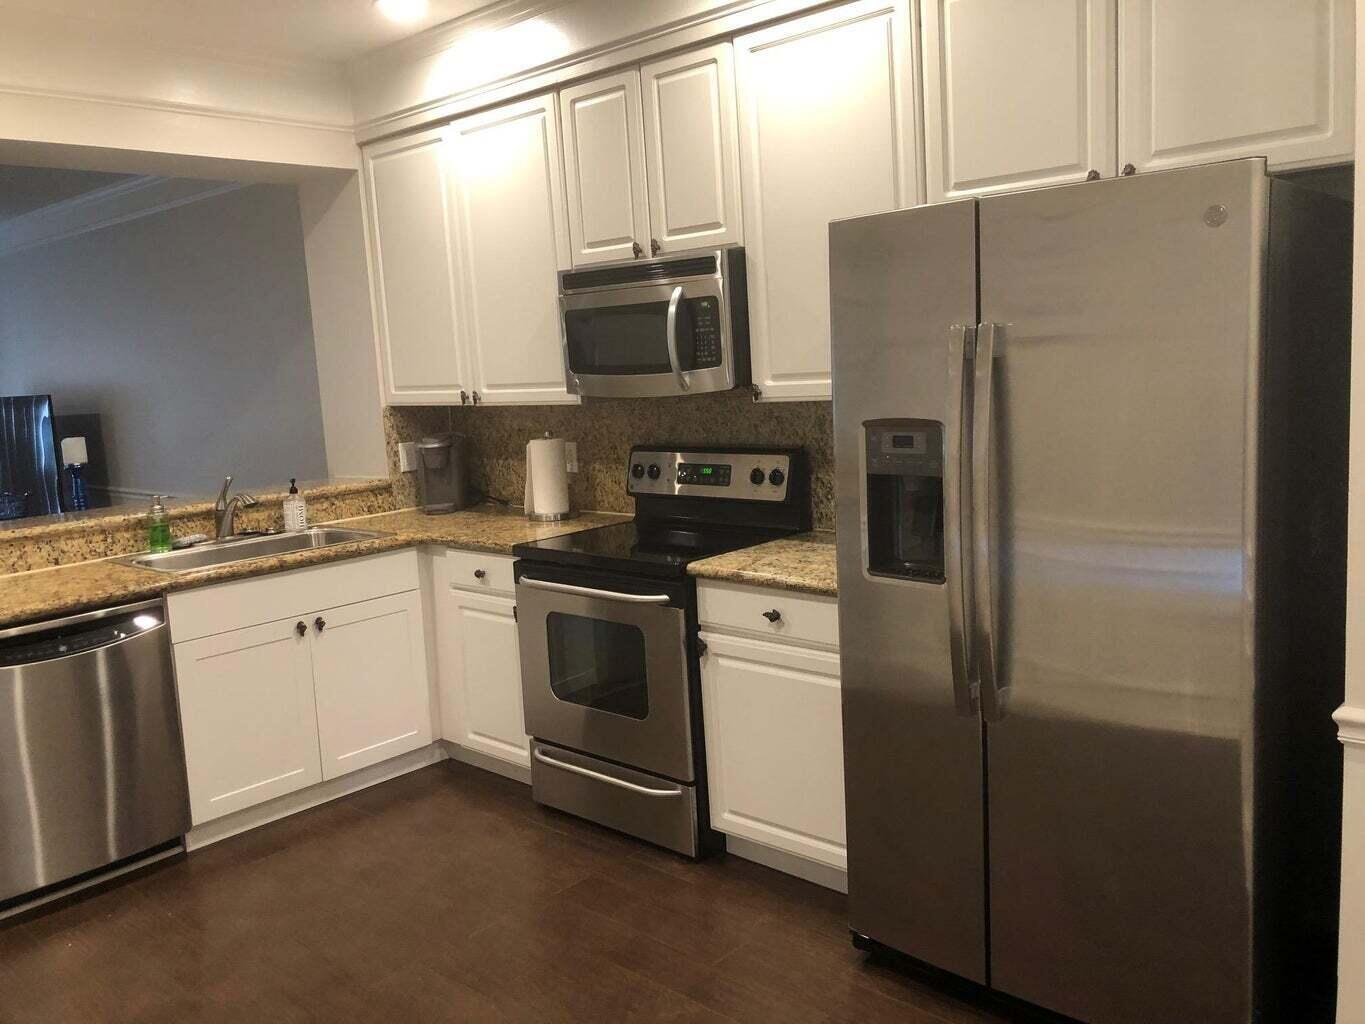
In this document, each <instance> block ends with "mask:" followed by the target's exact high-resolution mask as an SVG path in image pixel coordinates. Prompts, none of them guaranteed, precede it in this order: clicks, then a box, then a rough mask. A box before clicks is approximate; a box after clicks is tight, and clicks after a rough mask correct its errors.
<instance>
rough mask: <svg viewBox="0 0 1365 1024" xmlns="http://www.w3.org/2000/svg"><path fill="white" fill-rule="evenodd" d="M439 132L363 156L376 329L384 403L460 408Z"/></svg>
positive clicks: (462, 383)
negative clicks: (450, 404)
mask: <svg viewBox="0 0 1365 1024" xmlns="http://www.w3.org/2000/svg"><path fill="white" fill-rule="evenodd" d="M444 151H445V145H444V142H443V136H442V132H441V130H440V129H436V130H433V131H428V132H421V133H419V134H417V135H409V136H404V137H403V138H401V139H395V140H393V141H390V142H384V143H379V144H377V145H374V146H369V147H366V149H365V157H364V163H365V183H366V207H367V215H368V221H369V234H370V267H371V274H372V278H373V282H374V300H375V312H376V325H375V326H376V329H377V332H378V342H379V357H380V363H381V365H382V369H383V377H384V397H385V400H386V401H387V402H389V403H390V404H404V403H406V404H410V405H411V404H416V405H421V404H436V403H440V404H446V403H450V402H455V403H458V402H459V400H460V390H461V389H462V388H465V387H467V386H468V385H467V382H466V379H465V372H464V371H465V368H464V365H463V362H462V360H461V359H460V353H459V350H458V343H457V340H456V339H457V332H458V327H459V319H460V318H459V315H458V310H457V294H458V289H457V287H456V267H455V262H454V250H453V248H452V245H451V237H450V218H449V217H448V215H447V209H446V168H445V157H444Z"/></svg>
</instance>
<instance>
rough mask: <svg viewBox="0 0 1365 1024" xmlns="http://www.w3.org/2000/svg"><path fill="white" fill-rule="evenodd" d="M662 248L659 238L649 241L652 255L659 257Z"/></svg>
mask: <svg viewBox="0 0 1365 1024" xmlns="http://www.w3.org/2000/svg"><path fill="white" fill-rule="evenodd" d="M662 248H663V246H662V245H660V244H659V240H658V239H657V238H651V239H650V240H649V251H650V254H651V255H654V256H657V255H659V250H660V249H662Z"/></svg>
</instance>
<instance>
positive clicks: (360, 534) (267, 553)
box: [116, 526, 384, 572]
mask: <svg viewBox="0 0 1365 1024" xmlns="http://www.w3.org/2000/svg"><path fill="white" fill-rule="evenodd" d="M382 536H384V534H382V533H371V532H370V531H368V530H346V529H342V528H340V527H335V526H315V527H313V528H312V529H311V530H301V531H299V532H298V533H273V534H270V535H269V536H266V537H233V538H229V539H228V540H219V541H208V542H206V543H204V544H199V545H196V546H195V547H192V548H186V549H185V550H183V551H167V552H165V553H164V554H159V555H151V554H141V555H128V556H126V557H124V558H119V559H116V561H119V562H124V563H126V564H128V565H136V566H138V567H139V568H142V569H155V570H156V571H157V572H194V571H195V570H196V569H208V568H211V567H213V566H215V565H231V564H233V563H234V562H245V561H248V560H249V559H252V558H271V557H273V556H275V555H287V554H289V553H290V552H291V551H308V550H311V549H313V548H326V547H331V546H332V545H334V544H349V543H352V542H353V541H358V540H373V539H374V538H375V537H382Z"/></svg>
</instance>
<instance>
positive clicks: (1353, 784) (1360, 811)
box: [1337, 713, 1365, 1024]
mask: <svg viewBox="0 0 1365 1024" xmlns="http://www.w3.org/2000/svg"><path fill="white" fill-rule="evenodd" d="M1337 722H1338V723H1339V724H1340V725H1341V726H1342V728H1343V730H1344V729H1345V726H1346V723H1345V722H1344V721H1342V717H1341V715H1340V713H1338V715H1337ZM1343 741H1344V742H1346V748H1345V750H1343V751H1342V753H1343V755H1344V756H1343V758H1342V762H1343V763H1342V768H1343V772H1344V780H1343V781H1344V784H1345V793H1344V799H1343V801H1342V829H1341V839H1342V843H1341V938H1340V948H1339V951H1338V954H1337V963H1338V971H1337V977H1338V981H1337V1024H1360V1022H1361V1021H1365V974H1362V972H1361V970H1360V965H1361V964H1362V963H1365V742H1358V741H1357V742H1350V741H1345V740H1344V738H1343Z"/></svg>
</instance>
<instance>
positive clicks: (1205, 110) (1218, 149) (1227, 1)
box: [1119, 0, 1355, 171]
mask: <svg viewBox="0 0 1365 1024" xmlns="http://www.w3.org/2000/svg"><path fill="white" fill-rule="evenodd" d="M1354 6H1355V5H1354V2H1353V0H1198V2H1197V3H1195V2H1191V0H1122V2H1121V3H1120V5H1119V9H1120V24H1119V34H1120V38H1121V39H1122V41H1123V44H1122V48H1121V55H1120V58H1119V111H1120V125H1121V134H1120V142H1119V163H1120V164H1125V163H1131V164H1133V165H1134V167H1136V168H1137V170H1139V171H1146V170H1156V169H1159V168H1163V167H1173V166H1179V165H1183V164H1192V163H1204V162H1207V161H1210V160H1228V159H1232V158H1234V157H1243V156H1265V157H1268V158H1269V159H1270V163H1271V165H1272V166H1278V167H1293V166H1302V165H1309V164H1316V163H1334V162H1339V161H1344V160H1350V159H1351V158H1352V153H1353V147H1354V134H1353V130H1352V117H1353V113H1352V110H1353V103H1352V98H1353V93H1354V89H1355V79H1354V56H1353V48H1354V30H1355V25H1354Z"/></svg>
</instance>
